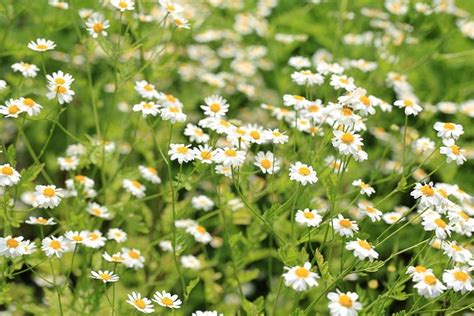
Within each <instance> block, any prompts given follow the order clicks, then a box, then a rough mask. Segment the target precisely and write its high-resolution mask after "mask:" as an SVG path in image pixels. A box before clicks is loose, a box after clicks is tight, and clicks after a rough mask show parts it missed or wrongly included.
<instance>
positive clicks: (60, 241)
mask: <svg viewBox="0 0 474 316" xmlns="http://www.w3.org/2000/svg"><path fill="white" fill-rule="evenodd" d="M41 250H42V251H43V252H44V253H45V254H46V256H48V257H52V256H56V257H57V258H61V257H62V256H63V254H64V253H65V252H68V251H70V250H71V243H70V242H69V241H68V240H67V239H66V238H64V237H63V236H59V237H54V236H50V237H46V238H44V239H43V240H42V241H41Z"/></svg>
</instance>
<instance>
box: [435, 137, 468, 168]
mask: <svg viewBox="0 0 474 316" xmlns="http://www.w3.org/2000/svg"><path fill="white" fill-rule="evenodd" d="M443 145H444V146H442V147H441V148H440V150H439V152H440V153H441V154H442V155H446V157H447V159H446V161H447V162H448V163H450V162H451V161H455V162H456V164H457V165H462V164H463V163H464V162H465V161H466V157H465V156H464V154H465V153H466V150H465V149H462V148H461V147H459V146H458V145H456V144H455V143H454V139H452V138H450V139H444V140H443Z"/></svg>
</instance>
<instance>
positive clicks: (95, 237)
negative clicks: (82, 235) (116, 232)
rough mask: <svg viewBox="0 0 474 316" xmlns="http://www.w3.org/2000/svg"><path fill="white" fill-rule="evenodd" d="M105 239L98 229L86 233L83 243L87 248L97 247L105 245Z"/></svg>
mask: <svg viewBox="0 0 474 316" xmlns="http://www.w3.org/2000/svg"><path fill="white" fill-rule="evenodd" d="M106 241H107V239H106V238H105V237H104V236H102V233H101V232H100V231H99V230H94V231H92V232H88V233H87V237H86V239H85V240H84V245H85V246H86V247H89V248H93V249H98V248H101V247H103V246H105V242H106Z"/></svg>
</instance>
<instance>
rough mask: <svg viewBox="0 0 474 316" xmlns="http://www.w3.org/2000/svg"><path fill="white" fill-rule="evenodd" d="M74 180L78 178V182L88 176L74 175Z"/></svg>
mask: <svg viewBox="0 0 474 316" xmlns="http://www.w3.org/2000/svg"><path fill="white" fill-rule="evenodd" d="M74 180H76V181H77V182H81V183H82V182H84V181H85V180H86V177H85V176H82V175H77V176H75V177H74Z"/></svg>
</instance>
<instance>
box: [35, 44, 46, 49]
mask: <svg viewBox="0 0 474 316" xmlns="http://www.w3.org/2000/svg"><path fill="white" fill-rule="evenodd" d="M36 48H38V49H47V48H48V46H47V45H45V44H37V45H36Z"/></svg>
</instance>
